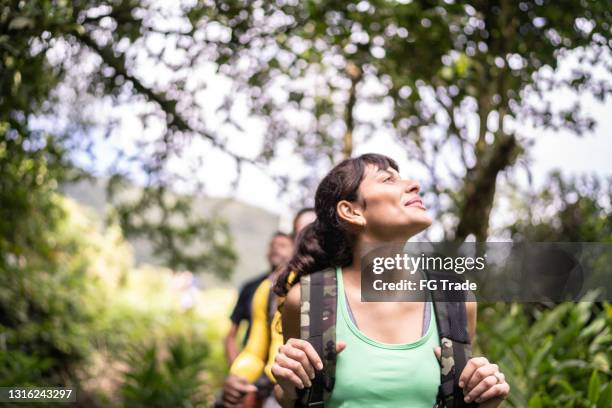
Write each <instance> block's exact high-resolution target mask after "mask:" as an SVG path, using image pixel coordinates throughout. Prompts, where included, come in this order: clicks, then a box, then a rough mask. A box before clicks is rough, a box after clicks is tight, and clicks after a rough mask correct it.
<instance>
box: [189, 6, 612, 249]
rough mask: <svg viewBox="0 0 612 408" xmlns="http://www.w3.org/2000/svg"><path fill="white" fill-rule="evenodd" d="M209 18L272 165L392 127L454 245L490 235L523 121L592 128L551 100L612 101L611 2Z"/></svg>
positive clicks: (209, 12)
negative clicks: (565, 66)
mask: <svg viewBox="0 0 612 408" xmlns="http://www.w3.org/2000/svg"><path fill="white" fill-rule="evenodd" d="M201 4H209V2H207V1H202V2H201ZM201 13H202V14H201V15H200V14H197V13H192V16H194V17H193V18H192V19H193V20H195V21H198V22H199V24H200V25H201V26H203V27H206V26H207V25H210V24H215V23H217V22H218V23H220V24H221V25H222V28H223V29H222V30H219V31H221V34H220V35H218V37H220V38H221V39H222V40H221V41H218V42H217V43H216V44H214V45H215V48H214V50H215V51H216V54H215V55H216V56H217V58H216V62H217V63H218V64H219V65H220V67H219V70H220V71H221V72H222V73H224V74H225V75H227V76H228V77H230V78H232V79H233V81H234V82H235V83H236V88H237V89H239V90H241V91H243V92H245V93H246V94H247V95H248V96H249V97H250V99H251V105H250V107H251V111H252V112H253V113H254V114H257V115H260V116H262V117H264V118H266V120H267V122H268V129H267V132H266V144H265V148H264V152H263V155H264V157H272V156H273V155H274V152H275V149H276V146H278V145H280V143H279V142H280V141H283V140H291V141H292V142H293V143H294V145H295V151H296V153H297V154H299V155H303V156H304V157H305V158H306V161H307V162H309V163H312V164H313V166H317V167H319V168H321V169H322V170H323V171H324V169H325V168H327V167H328V163H327V162H328V161H331V162H332V163H333V162H335V161H336V160H337V159H338V158H339V157H340V156H342V155H344V156H346V155H347V154H350V152H351V151H352V150H353V148H352V143H353V142H352V140H353V135H355V137H356V138H357V136H358V135H359V136H360V138H361V139H360V140H366V139H367V137H368V135H370V134H372V133H373V132H375V131H377V130H380V129H390V130H391V131H392V133H393V134H395V135H396V136H397V137H398V139H399V140H400V141H401V142H402V143H403V144H404V146H405V147H406V154H407V155H408V156H409V157H410V158H412V159H415V160H416V161H417V162H418V164H419V165H423V166H425V168H426V170H427V171H428V172H429V180H428V183H427V184H428V186H427V189H426V190H431V193H429V194H427V196H426V197H425V198H426V200H428V201H430V202H432V203H433V204H434V205H433V206H432V207H433V208H435V209H436V211H437V212H438V216H442V215H445V216H447V217H448V216H449V215H450V217H448V218H449V220H450V221H452V222H450V223H449V225H451V228H450V229H449V230H447V231H445V233H446V234H445V238H455V239H459V240H462V239H464V238H465V237H466V236H468V235H469V234H474V236H475V237H476V238H477V239H478V240H484V239H485V238H486V236H487V233H488V231H487V227H488V223H489V213H490V211H491V208H492V204H493V199H494V196H495V185H496V179H497V176H498V174H500V173H501V172H502V171H504V170H506V169H509V168H511V167H512V166H513V165H514V164H516V163H517V161H519V162H520V158H521V155H522V153H523V152H524V151H526V150H527V149H528V148H529V146H530V144H529V143H530V142H529V139H531V137H530V135H529V134H525V131H523V130H520V128H519V127H518V124H523V125H524V124H529V125H532V126H534V127H536V128H540V129H546V128H552V129H566V130H569V131H571V132H574V133H576V134H578V135H580V134H583V133H584V132H586V131H589V130H591V129H593V126H594V125H595V122H594V120H593V118H590V117H589V116H588V113H587V114H583V112H581V110H580V103H579V102H578V101H579V98H574V100H575V101H577V102H576V103H575V104H573V105H572V106H562V105H560V104H558V103H552V102H551V101H550V100H548V99H547V97H548V96H547V93H549V92H550V91H551V90H557V91H558V90H560V89H565V90H570V91H573V92H576V93H578V94H592V95H594V96H595V97H596V98H597V99H598V100H602V101H603V100H605V98H606V97H607V96H608V95H609V94H610V87H609V85H608V84H609V76H604V77H602V78H600V77H599V76H598V75H596V74H595V73H594V72H595V71H590V70H589V69H587V68H585V67H587V66H588V65H589V64H592V65H598V64H599V66H600V67H601V68H602V70H601V71H602V72H609V70H606V68H607V67H606V63H607V62H604V61H609V60H608V59H606V58H607V57H609V47H610V10H609V7H607V5H606V3H605V2H601V1H581V2H561V3H559V2H555V1H547V0H535V1H520V2H512V1H444V2H442V1H434V2H431V1H409V2H388V1H376V0H370V1H361V2H358V3H353V2H338V1H334V0H329V1H302V2H295V1H277V2H268V1H257V2H242V1H239V2H234V1H215V2H214V7H210V8H209V9H205V10H202V11H201ZM196 17H197V19H196ZM262 50H265V52H262ZM570 51H572V55H574V56H577V57H578V59H579V60H580V61H581V62H582V63H581V64H580V65H579V67H578V68H576V69H574V70H572V72H571V73H570V74H569V75H567V74H566V73H562V72H559V71H558V70H557V68H558V64H559V61H560V60H562V59H563V58H564V56H567V55H568V54H569V52H570ZM247 62H248V63H247ZM269 89H274V90H275V92H274V93H273V92H266V91H265V90H269ZM228 104H230V105H231V104H232V101H231V100H228ZM368 109H372V110H373V109H377V110H376V112H380V114H378V115H375V114H374V115H372V114H369V115H368V114H365V111H366V110H368ZM298 114H299V115H302V116H303V117H305V118H306V119H305V120H300V121H296V120H295V118H296V117H298V116H297V115H298ZM455 163H458V165H455ZM321 164H323V165H321ZM522 164H525V163H524V162H523V163H522ZM318 179H319V177H312V178H311V180H310V181H311V185H310V187H311V189H312V187H313V186H314V183H316V181H317V180H318ZM311 192H312V191H309V192H308V193H307V195H306V196H310V195H311Z"/></svg>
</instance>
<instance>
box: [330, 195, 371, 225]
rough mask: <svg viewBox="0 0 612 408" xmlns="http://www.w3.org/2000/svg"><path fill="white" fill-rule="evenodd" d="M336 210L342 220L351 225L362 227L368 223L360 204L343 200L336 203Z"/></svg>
mask: <svg viewBox="0 0 612 408" xmlns="http://www.w3.org/2000/svg"><path fill="white" fill-rule="evenodd" d="M336 212H337V213H338V217H339V218H340V220H342V221H344V222H346V223H347V224H348V225H350V226H351V227H355V228H361V227H365V225H366V219H365V217H364V216H363V212H362V210H361V206H359V204H356V203H351V202H350V201H346V200H342V201H340V202H338V205H336Z"/></svg>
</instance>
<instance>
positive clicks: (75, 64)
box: [0, 0, 236, 277]
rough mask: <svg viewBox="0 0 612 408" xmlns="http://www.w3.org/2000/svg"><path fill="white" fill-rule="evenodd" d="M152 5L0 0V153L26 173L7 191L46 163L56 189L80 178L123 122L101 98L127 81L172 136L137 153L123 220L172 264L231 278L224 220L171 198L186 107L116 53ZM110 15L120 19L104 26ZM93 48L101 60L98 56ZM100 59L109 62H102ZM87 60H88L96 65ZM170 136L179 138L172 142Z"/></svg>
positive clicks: (115, 176)
mask: <svg viewBox="0 0 612 408" xmlns="http://www.w3.org/2000/svg"><path fill="white" fill-rule="evenodd" d="M149 8H153V6H152V5H151V4H149V3H147V2H144V1H143V2H140V1H134V0H125V1H108V2H105V1H78V2H56V1H50V0H39V1H30V2H24V1H18V0H4V1H2V2H0V154H2V155H3V156H4V158H6V157H7V156H8V157H11V161H12V163H14V166H16V167H17V168H19V169H21V170H20V171H19V172H10V171H9V172H7V173H6V174H5V173H3V178H4V177H6V178H7V180H6V184H5V185H4V186H3V187H6V188H9V187H10V189H8V190H6V191H12V188H13V187H17V188H16V189H15V190H16V191H18V190H20V189H21V190H23V191H27V184H26V185H24V186H18V184H19V183H20V181H21V177H20V174H21V173H25V172H30V173H31V174H28V175H26V176H24V178H26V179H27V178H28V177H31V176H32V175H34V176H35V175H36V171H35V170H36V169H37V167H39V166H43V167H46V168H48V169H49V173H48V175H46V177H47V179H48V184H47V186H53V187H51V188H56V187H57V186H58V185H59V184H61V183H62V182H65V181H66V180H67V176H68V175H69V174H72V176H71V177H69V178H72V177H74V174H73V173H75V171H74V170H76V169H77V168H79V167H78V166H75V164H76V163H77V162H79V161H80V163H79V164H81V165H83V158H84V157H87V156H88V155H89V154H90V153H91V152H92V149H93V145H94V140H95V138H96V136H95V135H97V134H99V133H100V132H102V133H104V132H105V131H106V130H108V131H109V132H110V131H111V130H112V129H114V128H115V126H116V125H117V123H116V122H117V121H116V119H114V118H112V117H108V116H103V115H100V112H101V110H102V109H100V106H99V105H96V102H98V103H100V102H102V103H104V102H105V101H115V103H116V102H117V101H118V100H120V99H121V98H123V97H125V95H126V92H125V91H126V90H127V88H128V87H129V88H130V89H134V88H135V90H136V97H135V99H134V101H140V100H142V98H143V97H144V98H146V99H148V100H151V103H152V104H155V105H156V106H159V111H158V112H156V113H157V114H159V115H167V116H166V119H167V121H166V124H167V127H168V129H167V132H168V134H167V135H166V136H165V137H164V138H163V140H164V141H166V142H168V143H165V142H162V143H161V144H158V143H155V142H154V143H151V145H150V146H149V148H148V149H145V148H144V146H143V145H142V144H141V145H139V146H138V147H137V149H136V150H137V151H138V152H139V154H142V157H138V158H130V160H129V162H130V163H132V171H130V172H129V176H130V177H129V179H130V180H132V181H134V178H137V177H138V175H137V174H136V173H137V170H136V169H135V168H134V164H135V163H138V164H140V170H141V171H142V172H141V173H140V175H141V176H142V174H143V173H144V174H145V175H146V176H147V177H146V179H147V181H146V182H142V179H141V183H140V184H141V185H144V186H145V188H144V189H142V190H141V191H140V193H139V194H137V195H136V197H134V195H135V193H137V192H134V191H133V192H132V194H131V195H130V196H128V197H125V196H121V198H122V199H123V200H119V199H118V198H117V199H116V200H114V201H113V203H114V204H115V209H116V210H117V214H118V215H119V217H118V220H119V221H120V222H121V223H122V226H123V228H124V232H125V233H128V234H131V235H137V236H146V237H147V238H149V240H150V242H151V243H152V244H153V246H154V249H155V252H156V254H157V255H158V256H159V257H160V258H161V260H163V261H165V262H166V263H167V264H168V265H170V266H172V267H174V268H187V269H191V270H194V271H196V270H198V271H199V270H206V271H208V272H213V273H217V274H218V275H219V276H221V277H227V276H229V274H230V273H231V270H232V268H233V266H234V264H235V262H236V255H235V253H234V251H233V249H232V241H231V237H230V236H229V231H228V228H227V225H226V224H225V223H224V222H223V221H222V220H220V219H218V218H216V217H213V216H211V217H210V218H209V219H208V218H207V219H204V218H200V217H194V216H193V215H192V213H191V211H190V203H191V200H190V199H189V198H188V197H185V196H174V198H173V199H168V197H167V194H165V191H166V190H167V189H168V187H169V186H173V185H174V183H176V182H177V179H176V178H168V177H165V176H164V175H163V174H160V173H163V171H164V166H165V162H166V160H167V157H168V156H171V155H172V150H173V149H174V148H173V147H172V146H171V144H174V143H179V140H177V139H178V138H180V137H182V132H185V131H186V130H188V129H187V128H186V126H187V122H186V120H185V119H184V118H182V116H181V115H182V114H183V113H184V110H183V111H182V112H181V113H179V112H178V110H177V108H176V101H173V100H171V99H167V98H166V96H165V95H164V92H157V91H156V90H154V89H153V88H152V87H148V86H145V85H144V84H143V83H142V82H140V81H138V80H137V78H136V77H135V76H134V75H132V74H131V73H130V72H128V71H127V69H128V68H127V67H126V64H125V61H124V56H123V55H116V54H115V51H114V50H113V48H114V47H123V46H124V45H125V44H130V43H131V42H135V41H136V40H137V39H138V38H140V37H142V36H143V32H148V31H147V30H148V29H149V27H148V26H147V24H146V23H147V22H146V21H143V20H144V19H143V18H142V17H137V16H136V15H137V14H139V13H140V14H142V13H143V12H145V11H146V10H147V9H149ZM106 12H108V15H107V14H106ZM111 19H117V21H118V22H119V24H116V25H114V26H113V27H112V29H109V30H108V31H107V30H106V29H108V28H109V27H110V26H109V23H110V20H111ZM111 25H112V24H111ZM104 31H107V32H111V33H112V34H111V42H110V43H108V41H105V40H101V37H104V35H105V33H104ZM94 54H95V56H97V58H98V59H95V57H93V58H94V59H93V60H92V56H93V55H94ZM100 58H101V59H102V60H103V61H104V63H99V59H100ZM84 61H91V62H92V63H93V66H94V68H93V69H90V68H91V66H90V65H88V63H84ZM128 84H129V85H128ZM132 87H134V88H132ZM139 98H140V99H139ZM89 108H91V109H89ZM132 108H133V107H132ZM145 116H147V117H148V116H150V115H145ZM143 120H145V119H143ZM147 120H148V119H147ZM147 134H148V133H147ZM170 134H172V135H175V136H176V137H175V138H174V139H173V140H172V143H171V142H170V139H171V138H170ZM160 146H163V147H161V148H160ZM145 152H146V153H145ZM119 153H120V154H121V155H122V154H125V153H126V152H125V151H122V152H119ZM143 153H144V154H143ZM97 159H98V158H95V159H94V160H97ZM105 160H109V161H110V159H109V158H108V157H105ZM39 161H40V162H41V163H39ZM120 161H121V160H120ZM125 164H126V163H125V162H123V161H122V165H125ZM69 170H71V171H69ZM78 173H79V174H80V175H81V176H82V175H83V172H82V171H79V172H78ZM125 173H126V172H124V171H122V170H121V169H119V170H117V169H116V171H114V172H110V174H108V175H109V176H112V179H111V181H112V182H111V183H110V185H109V192H111V193H112V195H113V196H114V197H119V196H120V195H119V191H123V192H125V190H126V188H125V184H126V183H125V181H126V179H128V177H126V174H125ZM41 180H42V179H40V180H39V182H40V181H41ZM3 181H4V180H3ZM9 184H13V185H11V186H9ZM19 197H20V196H18V197H17V199H19ZM3 198H6V196H5V197H3ZM4 204H5V203H4V202H3V203H2V205H3V206H4ZM6 205H7V211H12V210H13V208H12V207H11V202H10V201H9V202H6ZM194 243H198V245H197V246H196V245H194Z"/></svg>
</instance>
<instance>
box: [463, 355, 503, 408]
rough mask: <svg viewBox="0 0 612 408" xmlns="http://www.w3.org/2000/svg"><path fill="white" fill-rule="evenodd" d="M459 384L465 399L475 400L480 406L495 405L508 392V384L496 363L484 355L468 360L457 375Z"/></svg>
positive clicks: (487, 407)
mask: <svg viewBox="0 0 612 408" xmlns="http://www.w3.org/2000/svg"><path fill="white" fill-rule="evenodd" d="M459 386H460V387H461V388H463V394H464V395H465V401H466V402H472V401H475V402H476V403H478V404H480V405H479V407H481V408H494V407H497V406H498V405H499V404H501V403H502V401H503V400H505V399H506V398H507V397H508V393H509V392H510V385H508V383H507V382H506V377H505V376H504V374H502V373H501V372H500V371H499V367H498V366H497V364H492V363H489V360H487V359H486V358H485V357H475V358H471V359H470V360H468V362H467V364H466V365H465V368H464V369H463V372H462V373H461V376H460V377H459Z"/></svg>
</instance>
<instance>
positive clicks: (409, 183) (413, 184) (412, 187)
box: [404, 180, 421, 194]
mask: <svg viewBox="0 0 612 408" xmlns="http://www.w3.org/2000/svg"><path fill="white" fill-rule="evenodd" d="M404 182H405V183H406V192H408V193H414V194H418V193H419V191H421V185H420V184H419V182H418V181H416V180H404Z"/></svg>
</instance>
